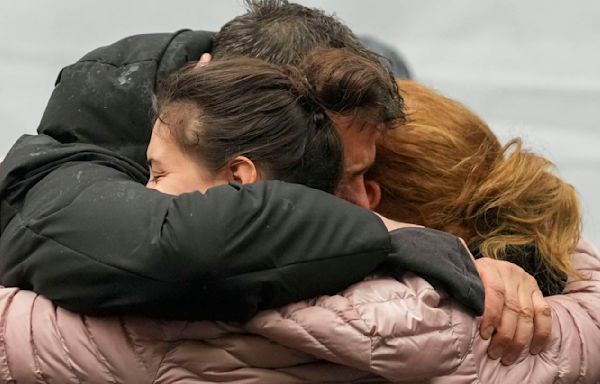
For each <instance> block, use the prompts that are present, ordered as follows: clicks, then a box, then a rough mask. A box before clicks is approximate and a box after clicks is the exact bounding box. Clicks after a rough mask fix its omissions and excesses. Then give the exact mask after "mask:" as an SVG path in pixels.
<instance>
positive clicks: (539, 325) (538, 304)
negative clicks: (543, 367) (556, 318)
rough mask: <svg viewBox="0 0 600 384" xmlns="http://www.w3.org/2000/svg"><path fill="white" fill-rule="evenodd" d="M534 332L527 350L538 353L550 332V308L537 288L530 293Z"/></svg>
mask: <svg viewBox="0 0 600 384" xmlns="http://www.w3.org/2000/svg"><path fill="white" fill-rule="evenodd" d="M532 300H533V311H534V317H533V324H534V332H533V338H532V340H531V347H530V349H529V351H530V352H531V353H532V354H534V355H535V354H538V353H540V352H541V351H542V349H543V348H544V345H546V342H547V341H548V339H549V338H550V333H551V332H552V310H551V309H550V306H549V305H548V303H547V302H546V300H545V299H544V296H543V294H542V292H541V291H540V290H539V289H537V290H535V291H534V293H533V295H532Z"/></svg>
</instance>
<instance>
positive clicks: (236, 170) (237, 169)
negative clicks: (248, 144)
mask: <svg viewBox="0 0 600 384" xmlns="http://www.w3.org/2000/svg"><path fill="white" fill-rule="evenodd" d="M228 168H229V172H228V173H229V181H230V182H232V181H233V182H236V183H239V184H249V183H255V182H256V181H258V170H257V169H256V166H255V165H254V163H253V162H252V160H250V159H249V158H247V157H246V156H236V157H235V158H234V159H233V160H230V161H229V164H228Z"/></svg>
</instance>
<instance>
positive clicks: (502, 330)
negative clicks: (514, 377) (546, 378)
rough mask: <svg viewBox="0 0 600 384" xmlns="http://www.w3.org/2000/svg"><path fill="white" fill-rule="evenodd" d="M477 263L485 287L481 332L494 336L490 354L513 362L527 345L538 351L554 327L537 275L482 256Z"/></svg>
mask: <svg viewBox="0 0 600 384" xmlns="http://www.w3.org/2000/svg"><path fill="white" fill-rule="evenodd" d="M475 265H476V267H477V270H478V272H479V275H480V276H481V280H482V282H483V285H484V288H485V310H484V314H483V318H482V320H481V326H480V328H479V332H480V335H481V337H482V338H484V339H486V340H487V339H489V338H490V337H492V341H491V342H490V345H489V347H488V356H489V357H490V358H492V359H499V358H502V363H503V364H505V365H510V364H512V363H514V362H515V360H516V359H517V357H518V356H519V354H520V353H521V351H522V350H523V349H524V348H526V347H527V346H530V348H529V351H530V352H531V353H532V354H537V353H539V352H540V351H541V350H542V348H543V347H544V345H545V344H546V341H547V340H548V338H549V336H550V332H551V330H552V315H551V313H552V312H551V310H550V306H549V305H548V304H547V303H546V301H545V300H544V297H543V295H542V292H541V291H540V289H539V287H538V285H537V282H536V281H535V279H534V278H533V277H532V276H531V275H529V274H528V273H527V272H525V271H524V270H523V269H522V268H520V267H519V266H517V265H515V264H512V263H509V262H507V261H501V260H494V259H490V258H487V257H483V258H480V259H478V260H476V261H475Z"/></svg>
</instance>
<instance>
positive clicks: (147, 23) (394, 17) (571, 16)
mask: <svg viewBox="0 0 600 384" xmlns="http://www.w3.org/2000/svg"><path fill="white" fill-rule="evenodd" d="M301 3H304V4H307V5H310V6H317V7H320V8H324V9H326V10H328V11H330V12H336V14H337V15H338V16H339V17H340V18H341V19H342V20H344V21H345V22H346V23H347V24H349V25H350V26H351V27H352V28H353V29H354V31H355V32H357V33H360V34H370V35H373V36H375V37H378V38H381V39H384V40H386V41H388V42H389V43H391V44H393V45H394V46H396V47H397V48H398V49H399V50H400V51H401V52H402V53H403V55H404V56H405V57H406V59H407V60H408V62H409V63H410V65H411V67H412V70H413V73H414V74H415V75H416V77H417V78H418V79H419V80H421V81H423V82H425V83H426V84H428V85H430V86H433V87H434V88H436V89H438V90H440V91H442V92H443V93H445V94H447V95H449V96H452V97H454V98H456V99H459V100H461V101H462V102H464V103H465V104H466V105H468V106H469V107H471V108H472V109H474V110H475V111H476V112H478V113H479V114H480V115H481V116H482V117H484V118H485V119H486V120H487V121H488V122H489V123H490V124H491V126H492V127H493V128H494V129H495V130H496V131H497V132H498V133H499V134H500V136H501V137H503V138H508V137H513V136H515V135H519V136H523V137H524V138H525V139H526V142H527V143H528V144H529V145H530V147H532V148H534V149H535V150H537V151H540V152H542V153H543V154H544V155H546V156H548V157H550V158H551V159H552V160H554V161H555V162H556V164H557V165H558V169H559V171H560V173H561V174H562V175H563V177H564V178H565V179H567V180H569V181H570V182H572V183H573V184H574V185H575V186H576V187H577V189H578V190H579V192H580V195H581V198H582V200H583V205H584V210H585V212H584V214H585V217H584V223H585V224H584V229H585V232H586V233H587V236H588V237H590V238H592V239H593V240H595V241H596V243H600V203H599V202H598V200H597V198H598V197H600V181H599V177H600V150H599V149H598V147H600V114H599V112H600V50H599V49H598V47H600V24H598V20H600V3H599V2H596V1H594V0H578V1H576V2H575V1H569V0H555V1H552V2H548V1H543V0H529V1H527V2H525V1H518V0H486V1H482V0H448V1H437V0H421V1H418V2H417V1H408V0H402V1H393V0H389V1H384V0H380V1H376V0H374V1H363V0H360V1H359V0H356V1H348V0H330V1H301ZM168 4H169V5H167V2H164V1H160V0H130V1H120V0H119V1H117V0H104V1H102V2H99V1H98V2H92V1H89V0H88V1H82V0H57V1H52V2H51V1H36V2H34V1H23V2H8V1H3V2H2V3H0V84H1V85H0V154H4V153H6V151H7V150H8V149H9V148H10V145H11V144H12V142H14V140H15V139H16V138H17V137H18V136H19V135H20V134H22V133H25V132H34V131H35V129H36V127H37V124H38V122H39V119H40V117H41V114H42V111H43V108H44V106H45V103H46V101H47V98H48V96H49V94H50V92H51V90H52V86H53V83H54V79H55V77H56V75H57V74H58V71H59V70H60V68H61V67H62V66H64V65H67V64H69V63H71V62H73V61H74V60H76V59H77V58H79V57H80V56H81V55H83V54H84V53H85V52H87V51H89V50H91V49H93V48H95V47H97V46H99V45H103V44H108V43H110V42H113V41H115V40H117V39H119V38H121V37H124V36H126V35H130V34H135V33H144V32H157V31H172V30H176V29H179V28H183V27H187V28H196V29H208V30H216V29H218V28H219V27H220V25H222V24H223V23H224V22H225V21H227V20H229V19H230V18H232V17H233V16H235V15H237V14H239V13H241V12H243V9H242V5H241V4H242V1H241V0H221V1H198V0H195V1H192V0H190V1H184V0H172V1H170V2H169V3H168Z"/></svg>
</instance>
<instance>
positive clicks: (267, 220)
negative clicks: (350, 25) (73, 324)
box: [0, 31, 483, 320]
mask: <svg viewBox="0 0 600 384" xmlns="http://www.w3.org/2000/svg"><path fill="white" fill-rule="evenodd" d="M210 36H211V35H210V33H207V32H192V31H182V32H178V33H175V34H157V35H141V36H134V37H130V38H127V39H124V40H122V41H120V42H117V43H115V44H113V45H110V46H107V47H104V48H100V49H97V50H95V51H93V52H92V53H90V54H88V55H86V56H85V57H84V58H83V59H81V60H80V61H79V62H77V63H75V64H73V65H71V66H69V67H66V68H64V69H63V70H62V72H61V74H60V75H59V78H58V80H57V84H56V88H55V90H54V92H53V94H52V97H51V99H50V101H49V103H48V107H47V109H46V111H45V113H44V116H43V118H42V122H41V124H40V127H39V130H38V132H39V135H37V136H24V137H22V138H21V139H20V140H19V141H18V142H17V144H15V146H14V147H13V148H12V149H11V151H10V152H9V154H8V155H7V157H6V159H5V160H4V162H3V164H2V165H1V166H0V204H1V205H0V284H3V285H6V286H20V287H22V288H26V289H32V290H34V291H36V292H38V293H41V294H43V295H45V296H46V297H48V298H49V299H51V300H53V301H54V302H56V303H57V304H58V305H61V306H63V307H65V308H67V309H71V310H74V311H77V312H83V313H88V314H102V315H105V314H115V313H142V314H149V315H154V316H161V317H170V318H180V319H221V320H230V319H233V320H242V319H246V318H248V317H249V316H251V315H252V314H254V313H255V312H256V311H257V310H258V309H263V308H269V307H274V306H278V305H281V304H284V303H288V302H292V301H295V300H299V299H302V298H307V297H312V296H316V295H319V294H327V293H334V292H336V291H339V290H341V289H342V288H344V287H346V286H347V285H349V284H351V283H353V282H356V281H358V280H360V279H361V278H363V277H364V276H366V275H368V274H369V273H371V272H372V271H373V270H375V269H376V268H377V266H379V265H380V264H381V263H382V262H383V261H387V263H391V264H392V266H391V269H390V270H394V269H397V268H402V267H403V266H408V267H409V268H411V269H412V266H411V264H410V263H409V264H407V265H405V264H403V263H404V262H405V260H406V259H405V258H404V257H403V253H404V254H408V255H409V256H412V259H413V260H414V259H415V255H417V256H421V254H422V250H419V246H418V245H417V246H415V245H414V244H413V243H406V244H413V245H410V246H406V247H405V248H404V249H402V252H397V251H394V250H397V249H398V247H394V249H392V247H391V243H390V238H389V236H388V233H387V231H386V229H385V227H384V226H383V224H382V223H381V222H380V220H379V219H378V218H377V217H375V216H374V215H373V214H372V213H370V212H368V211H366V210H363V209H360V208H357V207H355V206H353V205H351V204H349V203H347V202H344V201H342V200H340V199H337V198H335V197H333V196H331V195H328V194H326V193H323V192H320V191H316V190H312V189H309V188H306V187H302V186H298V185H293V184H286V183H282V182H278V181H270V182H262V183H257V184H254V185H246V186H243V187H240V186H236V185H226V186H222V187H217V188H214V189H211V190H209V191H208V192H207V193H206V194H201V193H199V192H196V193H189V194H184V195H181V196H177V197H173V196H168V195H165V194H162V193H160V192H157V191H153V190H149V189H147V188H145V187H144V184H145V182H146V181H147V171H146V169H145V166H144V163H145V162H144V158H145V156H144V154H145V150H146V146H147V143H148V140H149V136H150V132H151V120H152V117H151V113H150V110H151V108H150V107H151V102H150V100H151V94H152V91H153V89H154V88H155V87H156V84H157V83H158V82H159V81H160V80H161V79H162V78H164V76H165V74H167V73H169V72H171V71H173V70H175V69H177V68H178V67H180V66H181V65H183V64H184V63H186V62H187V61H190V60H195V59H197V58H198V57H199V56H200V54H201V53H202V52H204V51H205V50H208V49H209V48H210ZM399 232H401V231H399ZM395 237H396V240H395V242H396V243H398V242H400V243H402V242H401V241H400V240H399V239H400V238H401V237H402V234H400V235H398V234H396V235H395ZM430 240H431V239H430ZM446 240H447V239H446ZM451 248H452V249H451V250H450V251H448V249H447V247H446V248H444V249H446V251H447V252H451V253H453V254H454V255H457V257H458V259H460V260H461V261H460V262H459V264H461V265H460V266H459V267H457V268H458V269H457V270H458V271H460V273H458V276H461V275H464V272H465V271H468V274H470V275H469V276H471V277H474V279H471V280H468V279H464V278H460V277H459V278H457V277H456V276H457V274H449V273H446V272H445V271H446V270H447V268H442V273H441V274H440V273H439V271H438V272H436V273H434V276H433V278H432V280H435V281H440V282H441V283H442V284H443V285H444V286H446V287H449V290H450V291H451V292H453V293H455V294H456V296H457V297H458V298H459V299H460V300H461V301H462V302H463V303H465V304H467V305H469V306H470V307H471V308H474V309H475V310H476V311H480V310H481V307H482V303H483V292H482V290H481V285H480V282H479V280H478V279H477V277H476V276H477V273H476V271H475V270H474V268H473V266H472V264H471V263H470V260H469V259H468V257H465V255H464V254H462V255H461V251H460V250H459V249H458V248H456V246H455V245H453V246H451ZM390 251H392V257H390V256H389V254H390ZM438 256H439V255H438ZM428 257H431V258H432V259H430V261H431V260H434V258H435V257H436V255H435V254H433V253H432V254H431V255H428ZM410 259H411V258H409V260H410ZM417 259H418V257H417ZM445 262H446V263H448V261H445ZM419 264H420V265H419V266H418V267H417V272H419V270H418V268H425V273H424V275H426V276H428V275H430V273H429V269H428V268H427V267H426V266H427V265H428V264H427V263H419ZM433 264H436V265H438V263H437V262H434V263H433ZM439 265H444V264H443V263H442V264H439ZM465 265H466V267H465ZM452 268H454V267H450V269H452ZM465 268H466V269H465ZM442 275H443V276H442Z"/></svg>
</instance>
